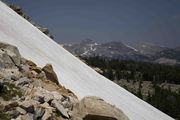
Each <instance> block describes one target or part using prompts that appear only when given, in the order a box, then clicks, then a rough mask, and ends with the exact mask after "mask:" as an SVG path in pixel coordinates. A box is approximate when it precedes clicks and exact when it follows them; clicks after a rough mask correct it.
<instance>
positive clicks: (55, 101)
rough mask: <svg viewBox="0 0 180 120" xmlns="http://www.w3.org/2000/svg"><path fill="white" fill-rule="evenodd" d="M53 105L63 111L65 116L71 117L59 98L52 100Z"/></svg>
mask: <svg viewBox="0 0 180 120" xmlns="http://www.w3.org/2000/svg"><path fill="white" fill-rule="evenodd" d="M51 106H53V107H55V108H56V109H57V110H58V111H59V112H60V113H61V115H62V116H63V117H65V118H69V115H68V113H67V111H66V110H65V109H64V107H63V106H62V105H61V104H60V103H59V102H58V101H57V100H53V101H52V102H51Z"/></svg>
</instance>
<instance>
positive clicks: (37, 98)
mask: <svg viewBox="0 0 180 120" xmlns="http://www.w3.org/2000/svg"><path fill="white" fill-rule="evenodd" d="M33 100H36V101H38V102H39V103H40V104H42V103H44V102H45V101H44V97H42V96H35V97H34V98H33Z"/></svg>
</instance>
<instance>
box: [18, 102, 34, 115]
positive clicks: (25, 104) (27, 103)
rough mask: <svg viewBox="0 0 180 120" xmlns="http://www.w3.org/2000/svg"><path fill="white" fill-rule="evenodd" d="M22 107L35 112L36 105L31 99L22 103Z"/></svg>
mask: <svg viewBox="0 0 180 120" xmlns="http://www.w3.org/2000/svg"><path fill="white" fill-rule="evenodd" d="M20 107H21V108H23V109H24V110H26V111H27V112H29V113H33V112H34V106H33V105H32V103H31V102H30V101H24V102H23V103H21V105H20Z"/></svg>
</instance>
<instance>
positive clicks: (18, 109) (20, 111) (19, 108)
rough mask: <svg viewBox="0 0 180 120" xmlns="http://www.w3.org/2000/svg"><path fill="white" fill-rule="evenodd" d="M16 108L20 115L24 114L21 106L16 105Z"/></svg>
mask: <svg viewBox="0 0 180 120" xmlns="http://www.w3.org/2000/svg"><path fill="white" fill-rule="evenodd" d="M16 110H17V111H18V112H19V113H20V114H22V115H25V114H26V111H25V110H24V109H22V108H21V107H17V108H16Z"/></svg>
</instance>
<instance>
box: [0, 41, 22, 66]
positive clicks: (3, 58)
mask: <svg viewBox="0 0 180 120" xmlns="http://www.w3.org/2000/svg"><path fill="white" fill-rule="evenodd" d="M20 61H21V55H20V53H19V50H18V49H17V47H15V46H12V45H9V44H6V43H2V42H1V43H0V66H1V67H5V68H11V67H13V66H19V65H20Z"/></svg>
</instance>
